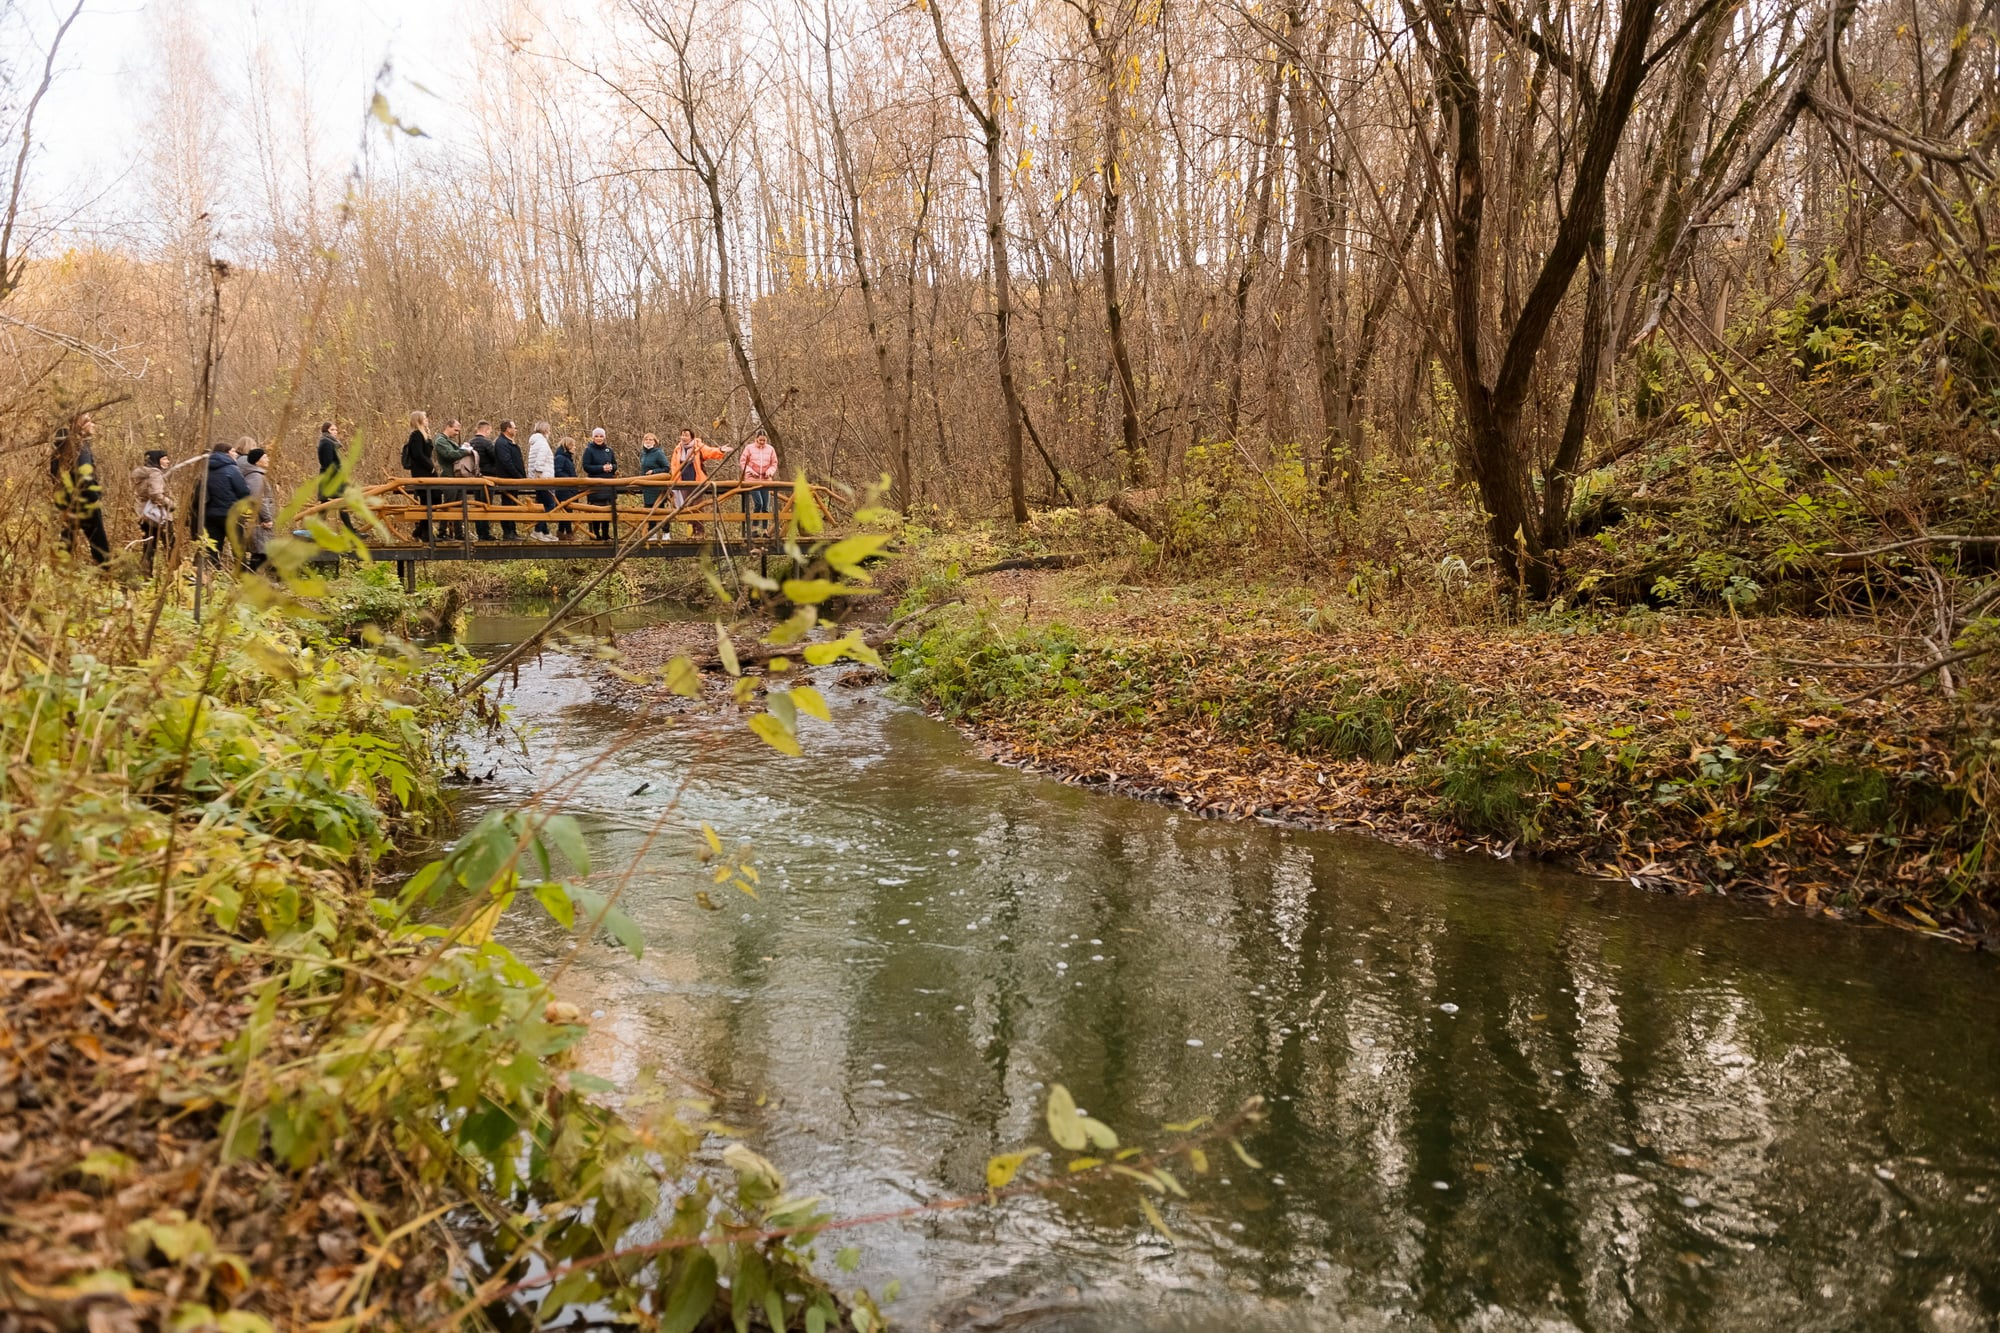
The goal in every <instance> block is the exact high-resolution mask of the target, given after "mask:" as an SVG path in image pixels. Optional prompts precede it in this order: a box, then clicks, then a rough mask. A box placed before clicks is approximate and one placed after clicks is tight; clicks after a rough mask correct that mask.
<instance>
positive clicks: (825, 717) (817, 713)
mask: <svg viewBox="0 0 2000 1333" xmlns="http://www.w3.org/2000/svg"><path fill="white" fill-rule="evenodd" d="M792 703H793V704H794V705H795V706H796V707H797V708H798V710H799V711H800V712H801V713H804V714H806V715H807V716H808V717H816V718H818V719H819V720H820V721H822V722H831V721H833V714H832V713H831V712H829V711H828V709H827V706H826V696H825V695H823V694H821V693H820V692H819V691H818V690H816V689H814V688H813V687H812V686H810V685H794V686H792Z"/></svg>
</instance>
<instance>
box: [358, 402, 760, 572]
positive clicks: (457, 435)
mask: <svg viewBox="0 0 2000 1333" xmlns="http://www.w3.org/2000/svg"><path fill="white" fill-rule="evenodd" d="M463 434H464V425H463V423H462V422H461V421H460V419H459V418H457V417H451V418H449V419H447V420H446V421H445V422H444V424H443V426H442V427H441V428H439V429H438V430H436V431H433V430H432V429H431V421H430V415H429V414H428V413H426V412H423V411H421V410H419V411H415V412H412V413H410V434H409V438H408V439H406V440H405V441H404V442H403V456H402V465H403V471H404V473H405V474H407V475H408V476H410V477H412V478H416V479H422V478H425V477H492V478H495V479H504V480H509V481H530V482H531V481H545V480H548V481H553V480H556V479H558V478H580V479H582V480H586V481H610V480H611V479H613V478H615V477H618V476H620V475H631V474H622V473H621V472H620V469H619V463H618V454H617V452H616V451H615V450H614V449H613V448H612V447H611V444H610V440H609V437H608V436H607V435H606V433H605V430H604V427H602V426H599V427H597V428H596V429H594V430H592V431H591V432H590V435H589V437H588V439H587V441H586V443H585V444H584V446H583V448H582V450H581V452H579V451H578V449H577V442H576V440H575V438H574V437H572V436H568V435H565V436H563V437H562V438H560V439H558V440H556V441H555V442H554V443H550V441H549V434H550V431H549V423H548V422H546V421H537V422H536V423H535V425H534V429H533V430H531V431H530V432H529V433H528V447H527V450H526V451H525V452H523V450H522V448H521V446H520V444H519V443H518V442H517V441H516V440H515V425H514V422H513V421H511V420H503V421H501V422H500V423H499V424H498V426H497V427H496V426H495V425H494V423H493V422H491V421H479V422H476V423H474V425H473V430H472V436H471V438H470V439H464V438H462V437H463ZM730 452H731V451H730V450H727V449H722V448H718V447H717V446H715V445H712V444H709V443H708V442H707V441H705V440H703V439H702V438H701V437H700V436H699V435H697V434H695V432H694V430H693V429H692V428H688V427H683V428H682V430H681V433H680V438H679V439H678V440H677V441H676V442H675V443H674V446H673V448H672V450H671V451H670V450H667V449H664V448H662V447H661V446H660V440H659V437H658V436H657V435H655V434H654V433H653V432H651V431H647V432H645V433H644V434H642V435H641V436H640V437H639V466H638V472H637V474H636V475H638V476H642V477H655V476H658V477H666V478H669V479H671V480H672V481H674V482H675V483H676V485H674V486H673V487H672V488H671V493H672V504H673V511H674V512H675V513H678V512H679V511H680V510H682V509H685V508H686V507H687V506H688V505H689V504H691V503H692V502H693V501H694V499H695V497H696V496H697V495H698V494H699V493H700V492H701V490H702V489H703V488H704V487H705V486H706V485H707V483H708V479H709V472H708V470H709V465H710V464H711V463H718V462H721V461H722V460H724V459H726V458H728V457H729V454H730ZM322 462H324V460H322ZM742 474H743V480H744V481H746V482H752V483H755V482H776V481H777V479H778V451H777V450H776V449H774V448H772V447H771V441H770V437H769V436H767V435H765V434H764V432H762V431H758V432H757V433H756V434H755V435H753V436H751V437H750V440H749V442H748V443H747V444H745V445H744V446H743V458H742ZM564 489H565V490H567V491H571V492H572V493H573V492H574V491H575V490H576V489H579V488H574V487H565V488H564ZM666 491H667V488H660V489H657V490H652V491H650V492H649V494H648V495H647V497H646V500H645V504H646V505H647V507H648V508H656V507H658V506H661V505H663V504H665V503H667V494H666ZM428 494H429V497H430V499H431V500H432V501H433V502H434V503H437V504H443V503H445V502H447V501H449V500H456V499H457V498H458V496H459V491H458V489H457V488H454V489H452V490H450V491H447V490H445V489H444V488H442V487H440V488H436V489H434V490H432V491H431V492H429V493H428ZM612 495H613V492H612V490H611V489H609V488H606V489H603V490H592V491H589V492H587V493H586V497H585V498H586V499H587V500H588V501H589V503H591V504H593V505H608V504H610V503H611V500H612ZM534 497H535V501H536V502H537V503H538V504H540V505H541V507H542V510H543V512H545V513H549V512H553V511H554V510H555V508H556V505H557V495H556V489H555V488H554V487H546V488H537V489H536V490H535V491H534ZM481 498H482V499H486V498H490V497H489V496H482V497H481ZM749 501H750V510H749V514H761V515H765V516H766V517H765V518H764V519H763V520H762V522H763V525H764V527H765V529H766V530H767V531H768V529H769V527H770V525H771V519H770V518H769V517H768V515H769V514H770V513H771V508H772V506H771V491H770V488H769V487H765V486H759V487H757V488H756V489H755V490H753V491H751V492H750V493H749ZM749 514H746V516H745V524H744V533H745V535H746V536H748V535H752V534H753V533H754V531H755V524H756V520H754V519H751V518H750V517H749ZM472 526H473V530H474V533H475V535H476V536H477V537H478V538H479V540H481V541H491V540H492V539H493V532H492V527H493V525H492V524H491V523H489V522H485V521H475V522H474V523H473V525H472ZM431 527H432V525H431V524H430V523H422V522H420V523H418V524H417V525H416V533H415V536H416V539H417V540H418V541H419V542H427V541H430V540H432V539H433V538H434V537H435V538H436V539H437V540H452V541H458V540H462V539H463V538H464V536H465V533H464V532H463V531H462V527H463V525H462V524H461V523H458V522H447V521H443V520H439V521H437V522H436V528H437V531H436V532H435V533H433V532H432V531H431ZM499 527H500V538H501V540H503V541H515V540H518V539H519V536H520V533H519V529H518V528H517V527H516V525H515V523H514V522H513V521H512V520H507V519H503V520H501V521H500V524H499ZM588 527H589V530H590V536H591V537H592V538H593V539H595V540H597V541H609V540H611V535H612V531H611V523H610V521H609V520H597V519H593V520H592V521H591V522H590V523H589V524H588ZM693 527H694V532H695V535H697V536H699V535H700V534H701V526H700V525H699V524H695V525H693ZM574 529H575V525H574V524H571V523H566V522H550V521H547V520H544V521H542V522H538V523H536V524H535V525H534V526H533V528H532V529H531V530H530V531H529V533H528V540H530V541H538V542H555V541H568V540H570V539H571V538H572V537H573V536H574V535H575V534H574ZM666 538H667V527H666V525H665V524H664V523H662V524H661V525H660V526H659V530H658V531H657V532H655V533H654V534H652V540H655V541H664V540H666Z"/></svg>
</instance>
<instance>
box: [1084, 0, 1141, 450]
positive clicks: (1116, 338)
mask: <svg viewBox="0 0 2000 1333" xmlns="http://www.w3.org/2000/svg"><path fill="white" fill-rule="evenodd" d="M1084 17H1085V20H1086V22H1088V24H1089V25H1090V36H1091V40H1092V42H1093V43H1094V44H1095V45H1096V47H1097V54H1098V57H1099V60H1100V62H1101V63H1102V65H1103V67H1104V164H1103V169H1102V171H1101V173H1100V174H1101V176H1102V179H1103V193H1102V195H1101V197H1100V206H1099V209H1098V267H1099V270H1100V271H1101V273H1102V275H1103V282H1104V322H1105V327H1106V329H1107V332H1108V334H1109V336H1110V339H1111V367H1112V372H1113V375H1112V377H1113V379H1115V380H1116V381H1117V388H1118V429H1119V438H1120V442H1121V444H1122V446H1123V448H1124V451H1125V482H1126V484H1127V485H1128V486H1132V487H1134V488H1138V487H1143V486H1144V485H1145V484H1146V446H1145V442H1144V441H1142V440H1141V439H1140V438H1139V390H1138V386H1137V385H1136V384H1135V383H1134V382H1133V379H1132V357H1131V354H1130V352H1129V351H1128V350H1127V349H1126V346H1125V313H1124V310H1123V309H1122V308H1121V306H1120V305H1119V300H1118V205H1119V202H1120V197H1121V193H1122V190H1123V182H1122V181H1121V180H1120V179H1119V165H1118V149H1119V141H1120V139H1121V137H1122V136H1123V134H1124V132H1125V127H1124V125H1123V124H1122V123H1121V118H1120V114H1119V108H1120V100H1119V96H1118V90H1119V85H1120V83H1121V82H1122V80H1123V76H1124V69H1123V67H1122V66H1121V64H1120V62H1119V54H1120V44H1119V41H1118V40H1117V38H1118V36H1122V32H1121V33H1120V34H1116V35H1113V34H1107V33H1106V32H1105V30H1104V25H1103V24H1102V23H1101V22H1100V21H1099V19H1098V17H1097V10H1096V9H1095V8H1094V7H1093V8H1092V9H1090V10H1088V11H1086V13H1085V16H1084Z"/></svg>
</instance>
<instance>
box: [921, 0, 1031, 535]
mask: <svg viewBox="0 0 2000 1333" xmlns="http://www.w3.org/2000/svg"><path fill="white" fill-rule="evenodd" d="M927 8H928V9H929V11H930V16H931V26H932V27H933V28H934V29H935V30H936V32H937V43H938V54H939V55H941V56H943V57H944V63H945V66H946V68H947V69H949V70H950V71H951V77H952V82H953V84H954V85H955V86H956V88H957V92H958V99H959V101H961V102H963V103H964V104H965V109H966V111H967V112H969V113H970V114H971V116H972V119H973V122H974V123H975V124H976V125H978V126H979V131H980V135H981V137H982V139H983V140H984V141H985V149H986V249H987V255H988V261H987V262H988V264H989V265H990V266H991V268H992V271H993V321H994V325H995V338H994V357H995V359H996V360H997V362H998V366H999V376H1000V398H1001V402H1002V404H1003V406H1004V412H1005V416H1006V421H1005V422H1004V423H1003V427H1002V428H1003V430H1004V433H1005V434H1004V438H1005V440H1006V445H1007V492H1008V496H1007V498H1008V500H1009V502H1010V504H1011V506H1012V512H1013V518H1014V521H1015V522H1016V523H1026V522H1027V521H1028V481H1027V476H1026V473H1025V470H1024V467H1023V461H1022V450H1023V444H1024V442H1023V440H1022V436H1021V394H1020V391H1019V389H1018V388H1017V387H1016V386H1015V384H1014V345H1013V323H1014V284H1013V273H1012V270H1011V266H1010V265H1009V263H1008V255H1007V170H1006V166H1005V164H1004V163H1003V162H1002V161H1001V151H1000V150H1001V147H1002V144H1003V140H1004V134H1003V130H1004V128H1005V127H1004V126H1003V125H1002V123H1001V120H1000V117H1001V114H1002V111H1003V110H1004V108H1005V105H1006V103H1005V99H1004V98H1003V97H1002V95H1001V92H1000V64H999V52H998V51H997V50H996V49H995V41H994V32H993V0H979V46H980V51H981V54H982V56H983V73H984V77H985V86H984V88H983V92H984V95H985V97H984V103H983V104H982V102H981V100H980V99H979V98H976V97H974V96H973V94H972V87H971V85H970V84H968V83H967V82H966V80H965V71H964V70H963V68H962V67H961V66H960V65H959V63H958V56H957V53H956V52H954V51H953V50H952V49H951V41H950V39H948V38H947V37H946V36H945V32H944V9H943V6H942V5H941V4H940V3H939V2H938V0H932V2H931V3H930V4H929V5H928V6H927Z"/></svg>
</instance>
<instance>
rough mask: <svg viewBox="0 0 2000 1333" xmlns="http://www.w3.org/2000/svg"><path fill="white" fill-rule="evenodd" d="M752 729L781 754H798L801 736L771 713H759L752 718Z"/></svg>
mask: <svg viewBox="0 0 2000 1333" xmlns="http://www.w3.org/2000/svg"><path fill="white" fill-rule="evenodd" d="M750 730H752V731H754V732H756V733H757V735H758V738H759V739H761V740H762V741H763V742H764V744H766V745H768V746H770V747H771V748H772V749H773V750H776V751H778V752H779V753H780V754H789V755H797V754H798V753H799V738H798V737H797V736H796V735H794V734H793V732H792V729H791V728H790V727H788V726H786V725H785V724H784V723H783V722H781V721H779V720H778V719H777V718H775V717H772V716H771V715H770V714H769V713H759V714H757V716H755V717H753V718H751V719H750Z"/></svg>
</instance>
